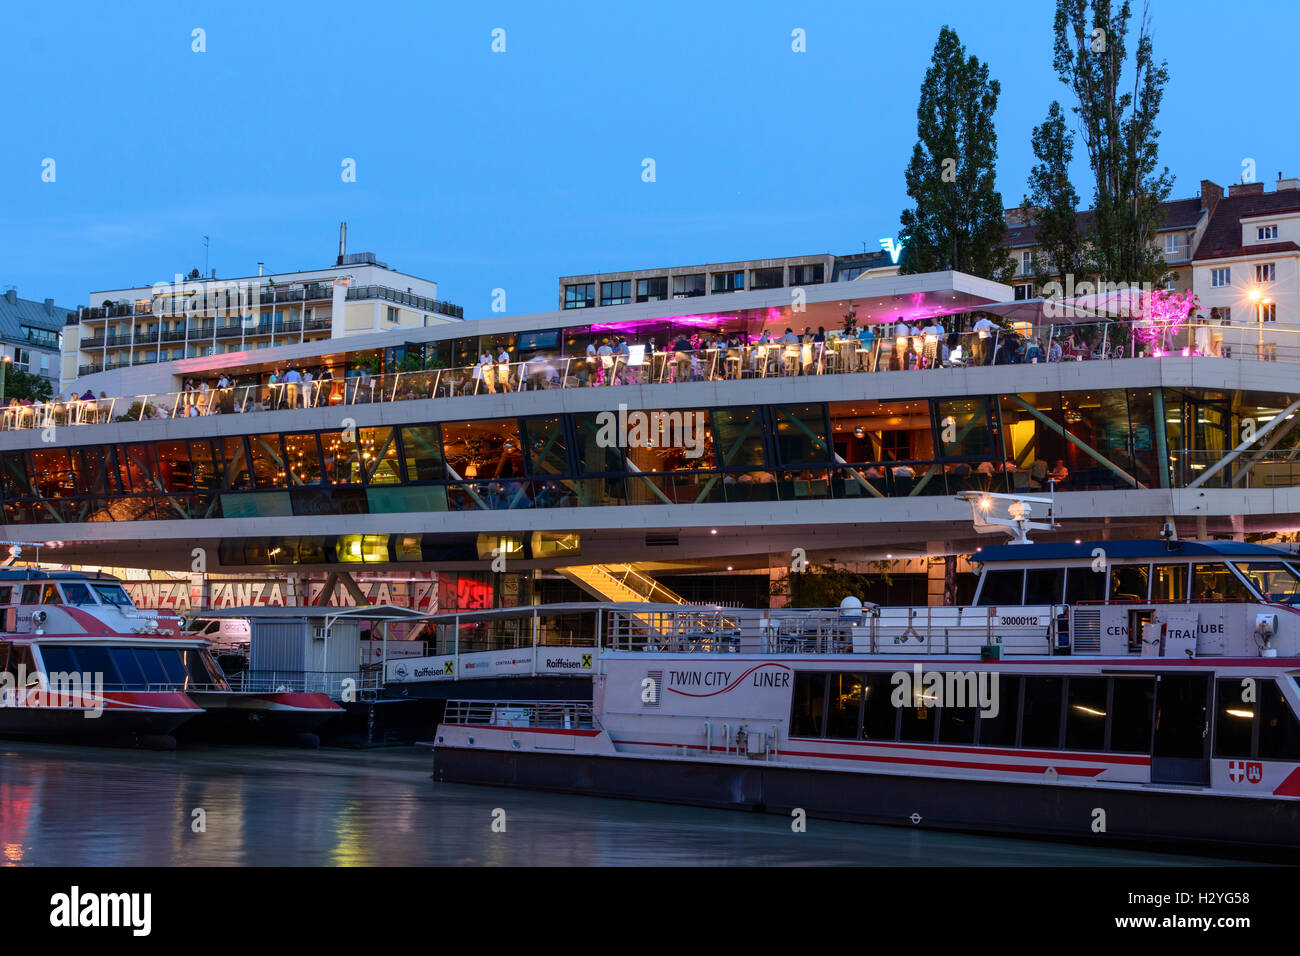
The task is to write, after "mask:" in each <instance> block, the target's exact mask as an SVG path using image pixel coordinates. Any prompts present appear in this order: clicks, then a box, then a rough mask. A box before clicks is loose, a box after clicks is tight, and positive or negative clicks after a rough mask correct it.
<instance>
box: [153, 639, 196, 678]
mask: <svg viewBox="0 0 1300 956" xmlns="http://www.w3.org/2000/svg"><path fill="white" fill-rule="evenodd" d="M158 660H160V661H162V666H163V670H164V671H166V672H167V680H168V681H169V682H170V683H173V684H184V683H185V678H186V677H188V676H189V674H188V673H187V671H186V670H185V662H184V661H183V660H181V652H180V651H179V650H176V649H174V648H170V647H168V648H159V649H158Z"/></svg>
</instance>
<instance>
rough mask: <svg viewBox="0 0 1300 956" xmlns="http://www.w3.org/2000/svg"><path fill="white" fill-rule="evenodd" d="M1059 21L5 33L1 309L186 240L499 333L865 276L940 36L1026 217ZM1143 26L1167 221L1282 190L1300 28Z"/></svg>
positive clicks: (71, 27)
mask: <svg viewBox="0 0 1300 956" xmlns="http://www.w3.org/2000/svg"><path fill="white" fill-rule="evenodd" d="M1138 5H1139V6H1140V2H1139V4H1138ZM1053 9H1054V4H1053V3H1052V2H1050V0H1034V2H1029V0H1026V2H1011V0H1003V2H999V3H996V4H993V3H967V2H951V3H911V4H908V3H901V4H888V5H886V4H883V3H876V2H869V3H868V2H854V3H847V2H845V3H839V2H836V3H824V4H818V5H816V6H815V7H812V6H809V5H805V4H796V3H788V4H786V3H767V2H762V0H751V2H745V3H723V2H716V3H671V2H670V3H639V4H613V3H608V2H606V3H581V4H565V5H563V6H562V7H561V6H560V5H554V6H552V5H549V4H546V5H543V4H522V3H521V4H514V3H494V4H461V3H458V4H445V3H441V2H422V3H409V4H390V3H371V4H358V3H329V2H312V3H299V2H284V3H262V4H249V3H234V2H231V3H221V4H216V3H192V2H170V3H165V4H164V3H133V4H129V5H122V6H117V7H105V6H104V5H102V4H93V5H92V4H61V5H57V6H55V5H46V4H30V3H28V4H19V5H11V6H10V7H9V8H8V9H7V10H6V12H5V13H4V14H3V15H2V19H0V23H3V25H4V27H5V29H4V34H5V36H6V41H7V42H6V43H5V56H4V57H3V58H2V60H0V99H2V101H3V105H4V109H3V115H4V118H5V119H4V122H5V125H6V131H5V132H6V136H5V143H6V147H7V148H6V149H4V150H3V151H0V287H8V286H11V285H12V286H16V287H17V288H18V292H19V294H20V295H22V296H24V297H27V298H35V299H41V298H44V297H46V296H53V297H54V298H55V300H56V301H57V302H58V303H59V304H60V305H65V306H76V305H79V304H80V305H85V304H88V303H87V300H86V297H87V295H88V293H89V292H90V291H91V290H92V289H103V288H110V287H115V286H126V285H134V284H141V285H145V284H150V283H153V282H155V281H159V280H166V279H170V277H171V275H172V273H174V272H176V271H188V270H189V269H191V268H195V267H197V268H202V267H203V263H204V249H203V240H202V237H203V236H204V235H208V236H210V237H211V253H210V260H209V261H210V264H211V266H213V267H215V268H216V270H217V275H218V276H235V275H247V274H250V273H252V272H255V271H256V263H257V262H258V261H259V260H261V261H265V262H266V264H267V268H268V269H269V270H272V271H288V270H293V269H298V268H304V269H305V268H318V267H321V266H324V265H328V264H331V263H332V262H333V257H334V255H335V253H336V251H337V234H338V223H339V221H340V220H347V221H348V224H349V227H348V228H349V243H348V245H349V251H362V250H369V251H373V252H375V253H377V254H378V255H379V257H380V258H381V259H383V260H386V261H387V262H388V263H389V264H390V265H392V266H393V267H394V268H398V269H401V270H403V271H406V272H412V273H415V274H416V275H421V276H426V277H428V278H432V279H435V280H437V281H438V282H439V284H440V289H439V291H440V294H441V295H442V296H443V297H444V298H446V299H449V300H451V301H453V302H457V303H459V304H461V305H463V306H465V310H466V315H467V316H470V317H482V316H485V315H489V314H491V302H492V298H491V297H492V290H493V289H494V288H497V287H500V288H504V289H505V290H506V296H507V298H506V305H507V311H508V312H510V313H521V312H533V311H542V310H548V309H552V308H554V307H555V303H556V289H557V284H556V280H557V278H558V277H559V276H561V275H568V274H575V273H581V272H589V271H609V270H615V269H629V268H650V267H657V266H669V265H685V264H692V263H696V262H710V261H725V260H731V259H747V258H761V257H767V256H788V255H804V254H811V253H820V252H832V253H837V254H844V253H847V252H853V251H860V250H861V249H862V248H863V242H864V241H865V242H866V243H867V245H868V247H869V248H879V244H878V240H879V239H880V238H881V237H883V236H892V235H895V234H896V232H897V229H898V214H899V212H900V210H901V209H902V208H903V207H904V206H905V205H906V203H907V197H906V194H905V190H904V184H903V169H904V166H905V165H906V162H907V158H908V156H909V154H910V151H911V148H912V144H913V142H914V140H915V136H916V117H915V110H916V99H917V90H918V87H919V85H920V82H921V79H922V77H923V75H924V72H925V69H926V67H927V65H928V63H929V58H930V53H931V50H932V48H933V45H934V41H935V38H936V36H937V34H938V31H939V28H940V26H942V25H943V24H945V23H947V24H949V25H951V26H952V27H953V28H954V29H956V30H957V32H958V34H959V35H960V37H961V39H962V41H963V42H964V43H965V45H966V47H967V49H968V51H969V52H971V53H973V54H975V55H977V56H979V57H980V58H981V59H983V60H985V61H986V62H988V63H989V65H990V68H991V71H992V75H993V76H994V77H995V78H997V79H998V80H1000V81H1001V83H1002V98H1001V101H1000V104H999V108H998V113H997V129H998V138H999V166H998V182H999V188H1000V189H1001V190H1002V192H1003V198H1004V200H1005V201H1006V202H1007V203H1008V205H1013V204H1015V203H1018V202H1019V200H1020V197H1021V195H1022V193H1023V192H1024V190H1025V176H1026V172H1027V170H1028V168H1029V166H1030V164H1031V162H1032V156H1031V153H1030V150H1029V133H1030V129H1031V127H1032V126H1033V125H1034V124H1036V123H1038V122H1041V120H1042V118H1043V116H1044V115H1045V113H1046V111H1047V106H1048V104H1049V103H1050V101H1051V100H1052V99H1053V98H1061V99H1062V101H1063V102H1066V103H1068V99H1067V95H1068V94H1067V91H1066V89H1065V88H1064V87H1063V86H1062V85H1061V84H1060V83H1059V82H1058V81H1057V80H1056V78H1055V75H1054V74H1053V72H1052V69H1051V43H1052V37H1051V22H1052V15H1053ZM1152 17H1153V22H1154V33H1155V41H1156V51H1157V55H1158V56H1159V57H1163V58H1165V59H1167V60H1168V61H1169V69H1170V84H1169V87H1168V90H1167V93H1166V98H1165V103H1164V109H1163V117H1162V120H1163V121H1162V126H1163V129H1164V134H1163V136H1162V139H1161V156H1162V159H1163V161H1164V163H1166V164H1167V165H1168V166H1169V167H1170V169H1171V170H1172V171H1173V173H1174V174H1175V177H1176V182H1175V187H1174V195H1175V196H1176V197H1178V196H1193V195H1196V193H1197V190H1198V185H1199V182H1200V180H1201V179H1202V178H1203V177H1204V178H1209V179H1213V180H1215V181H1217V182H1219V183H1220V184H1225V183H1228V182H1232V181H1235V180H1236V179H1237V178H1238V177H1239V176H1240V174H1241V168H1242V167H1241V164H1242V161H1243V159H1245V158H1252V159H1254V160H1255V161H1256V163H1257V166H1258V178H1260V179H1262V180H1264V181H1266V182H1268V181H1271V180H1273V179H1275V178H1276V177H1277V174H1278V171H1283V172H1285V174H1286V175H1288V176H1292V175H1300V150H1297V149H1296V145H1297V143H1296V141H1297V137H1300V133H1297V131H1296V127H1295V124H1294V123H1293V122H1291V121H1290V119H1289V118H1288V115H1289V114H1288V113H1287V110H1288V107H1287V106H1286V104H1287V103H1289V102H1290V100H1291V96H1292V89H1291V83H1292V76H1291V75H1290V73H1291V68H1292V66H1293V62H1294V58H1295V54H1294V52H1293V51H1292V50H1291V49H1290V48H1289V46H1288V42H1289V41H1290V40H1291V39H1292V38H1293V37H1294V36H1295V29H1294V28H1295V26H1296V23H1297V21H1298V20H1300V5H1296V4H1294V3H1292V2H1275V3H1264V2H1253V3H1252V2H1237V3H1234V4H1231V5H1224V4H1222V3H1218V2H1191V0H1178V2H1174V0H1153V2H1152ZM498 27H499V28H502V29H504V30H505V31H506V34H505V39H506V52H505V53H493V52H492V50H491V43H492V35H491V34H492V31H493V29H494V28H498ZM195 28H202V29H203V30H205V31H206V45H207V52H205V53H195V52H193V51H192V50H191V45H192V33H191V31H192V30H193V29H195ZM795 28H801V29H803V30H804V31H806V37H807V52H806V53H801V54H796V53H794V52H792V51H791V31H792V30H794V29H795ZM1080 152H1081V149H1080ZM47 157H48V158H52V159H54V160H55V163H56V167H55V171H56V180H55V182H53V183H45V182H42V181H41V172H42V161H43V160H44V159H45V158H47ZM646 157H650V158H653V159H654V160H655V164H656V181H655V182H653V183H646V182H643V181H642V176H641V172H642V160H643V159H644V158H646ZM344 158H352V159H355V160H356V164H357V181H356V182H354V183H345V182H343V181H342V178H341V176H340V172H341V163H342V161H343V159H344ZM1086 174H1087V170H1086V169H1085V168H1083V166H1082V165H1079V167H1078V171H1077V174H1076V176H1075V185H1076V187H1077V188H1078V189H1079V190H1080V192H1081V194H1082V195H1083V196H1084V197H1085V200H1086V198H1087V197H1088V196H1090V194H1091V189H1090V188H1089V187H1088V185H1087V178H1086Z"/></svg>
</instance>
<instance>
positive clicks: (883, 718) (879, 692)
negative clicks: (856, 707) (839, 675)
mask: <svg viewBox="0 0 1300 956" xmlns="http://www.w3.org/2000/svg"><path fill="white" fill-rule="evenodd" d="M891 692H892V686H891V681H890V679H889V675H888V674H871V675H869V676H868V677H867V686H866V696H867V701H866V705H865V707H864V708H863V711H862V739H863V740H895V739H897V736H898V712H899V708H897V707H895V706H894V704H893V701H891V700H890V699H889V698H890V694H891Z"/></svg>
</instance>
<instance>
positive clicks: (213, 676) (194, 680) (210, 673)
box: [181, 647, 857, 732]
mask: <svg viewBox="0 0 1300 956" xmlns="http://www.w3.org/2000/svg"><path fill="white" fill-rule="evenodd" d="M181 657H182V658H183V659H184V661H185V669H186V670H187V671H188V672H189V675H190V683H191V684H221V683H222V682H223V681H222V676H221V673H220V672H219V671H218V670H217V667H216V662H215V661H214V660H213V659H212V657H211V655H210V654H208V653H207V652H206V651H203V650H200V649H199V648H197V647H191V648H189V649H188V650H184V651H182V652H181ZM853 729H854V731H855V732H856V731H857V722H856V720H855V721H854V726H853Z"/></svg>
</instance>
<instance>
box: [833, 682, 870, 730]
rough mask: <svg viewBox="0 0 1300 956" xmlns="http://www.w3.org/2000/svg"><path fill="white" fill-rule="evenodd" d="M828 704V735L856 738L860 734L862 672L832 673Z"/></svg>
mask: <svg viewBox="0 0 1300 956" xmlns="http://www.w3.org/2000/svg"><path fill="white" fill-rule="evenodd" d="M830 677H831V687H830V700H829V702H828V703H827V705H826V736H827V737H836V738H839V739H841V740H854V739H855V738H856V737H857V736H858V711H859V710H860V709H861V706H862V683H863V680H864V677H863V675H862V674H831V675H830Z"/></svg>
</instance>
